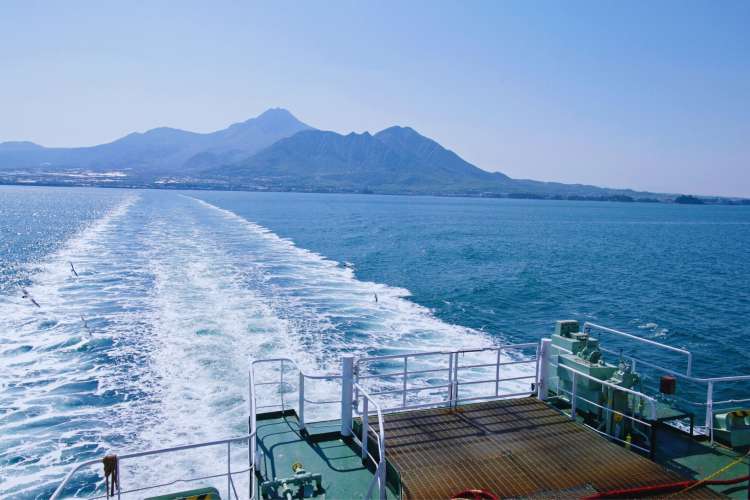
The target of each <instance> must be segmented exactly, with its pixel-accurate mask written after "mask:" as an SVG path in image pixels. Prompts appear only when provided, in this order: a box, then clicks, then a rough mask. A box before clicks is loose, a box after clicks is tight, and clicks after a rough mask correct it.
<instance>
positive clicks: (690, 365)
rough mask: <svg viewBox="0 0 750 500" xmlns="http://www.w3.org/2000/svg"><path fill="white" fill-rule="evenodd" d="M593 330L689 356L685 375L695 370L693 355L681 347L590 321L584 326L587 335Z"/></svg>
mask: <svg viewBox="0 0 750 500" xmlns="http://www.w3.org/2000/svg"><path fill="white" fill-rule="evenodd" d="M592 328H593V329H595V330H602V331H604V332H607V333H611V334H613V335H620V336H622V337H626V338H629V339H631V340H635V341H636V342H642V343H644V344H649V345H652V346H656V347H659V348H661V349H666V350H668V351H672V352H677V353H680V354H684V355H685V356H687V370H685V374H686V375H687V376H688V377H689V376H690V374H691V372H692V370H693V353H692V352H690V351H688V350H686V349H680V348H679V347H673V346H671V345H667V344H662V343H661V342H656V341H655V340H650V339H644V338H642V337H638V336H637V335H632V334H630V333H625V332H621V331H620V330H615V329H614V328H608V327H606V326H601V325H597V324H596V323H591V322H588V321H587V322H586V323H584V324H583V331H584V332H586V333H588V332H589V331H590V330H591V329H592Z"/></svg>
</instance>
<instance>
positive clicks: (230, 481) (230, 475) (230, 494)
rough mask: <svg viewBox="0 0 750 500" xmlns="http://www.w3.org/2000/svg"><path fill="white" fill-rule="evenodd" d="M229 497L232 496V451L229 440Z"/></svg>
mask: <svg viewBox="0 0 750 500" xmlns="http://www.w3.org/2000/svg"><path fill="white" fill-rule="evenodd" d="M227 498H229V499H231V498H232V451H231V445H230V443H229V442H227Z"/></svg>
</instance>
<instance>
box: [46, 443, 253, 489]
mask: <svg viewBox="0 0 750 500" xmlns="http://www.w3.org/2000/svg"><path fill="white" fill-rule="evenodd" d="M254 437H255V433H254V432H253V433H250V434H247V435H245V436H239V437H234V438H229V439H220V440H217V441H207V442H203V443H195V444H187V445H180V446H172V447H169V448H160V449H156V450H147V451H140V452H136V453H125V454H122V455H117V461H116V473H117V477H118V481H117V483H116V485H115V494H116V495H117V498H118V500H119V499H120V497H121V495H125V494H129V493H135V492H139V491H146V490H150V489H155V488H161V487H165V486H170V485H172V484H176V483H179V482H190V481H200V480H206V479H215V478H219V477H224V476H226V477H227V498H232V496H233V495H232V494H234V498H235V499H237V500H238V499H239V495H238V494H237V489H236V487H235V485H234V481H233V479H232V475H237V474H244V473H246V472H247V473H248V476H249V478H248V480H249V482H250V498H254V496H253V491H254V490H253V489H252V482H253V477H254V476H255V470H254V469H255V464H254V462H252V461H251V462H250V463H249V464H248V467H247V468H245V469H242V470H235V471H233V470H232V458H231V445H232V443H241V442H245V441H252V440H253V439H254ZM220 445H226V447H227V455H226V456H227V472H225V473H221V474H213V475H209V476H201V477H195V478H179V479H176V480H173V481H170V482H167V483H161V484H155V485H148V486H140V487H138V488H133V489H129V490H124V489H122V486H121V482H122V475H121V474H120V464H121V463H122V462H123V461H126V460H132V459H134V458H140V457H147V456H152V455H163V454H166V453H176V452H179V451H185V450H192V449H196V448H206V447H210V446H220ZM94 465H100V466H101V465H102V459H101V458H98V459H94V460H88V461H86V462H82V463H80V464H77V465H76V466H74V467H73V468H72V469H71V470H70V471H69V472H68V473H67V474H66V475H65V477H64V478H63V480H62V482H61V483H60V485H59V486H58V487H57V488H56V489H55V491H54V492H53V493H52V496H51V497H50V500H58V499H60V498H62V495H63V493H64V492H65V489H66V487H67V486H68V484H69V483H70V482H71V480H72V479H73V477H75V475H76V474H78V473H79V472H80V471H82V470H84V469H86V468H89V467H91V466H94ZM104 496H105V495H95V496H92V497H88V498H90V499H95V498H102V497H104Z"/></svg>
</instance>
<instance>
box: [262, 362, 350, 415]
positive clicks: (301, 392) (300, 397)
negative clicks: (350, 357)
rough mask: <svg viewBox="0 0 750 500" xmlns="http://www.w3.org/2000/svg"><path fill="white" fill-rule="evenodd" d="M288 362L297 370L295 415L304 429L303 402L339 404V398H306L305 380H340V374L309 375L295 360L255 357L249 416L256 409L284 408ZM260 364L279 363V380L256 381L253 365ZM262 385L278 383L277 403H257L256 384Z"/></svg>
mask: <svg viewBox="0 0 750 500" xmlns="http://www.w3.org/2000/svg"><path fill="white" fill-rule="evenodd" d="M287 363H288V364H289V365H290V366H291V367H293V369H294V370H295V371H296V372H297V377H298V378H297V408H296V411H297V417H298V419H299V427H300V429H304V428H305V425H306V420H305V404H319V405H325V404H340V403H341V399H331V400H311V399H308V398H307V397H306V395H305V381H306V380H340V379H342V378H343V377H342V375H335V374H324V375H310V374H307V373H305V372H304V371H302V368H300V366H299V365H298V364H297V362H296V361H294V360H293V359H291V358H269V359H256V360H253V361H252V362H251V363H250V399H249V402H250V416H251V418H253V419H254V418H255V414H256V412H257V411H258V410H269V409H272V408H280V409H281V410H285V409H286V402H285V400H284V394H285V393H286V392H285V390H284V388H285V385H284V384H285V381H284V374H285V373H286V370H285V366H286V364H287ZM261 364H278V365H279V380H278V381H275V380H274V381H269V380H265V381H260V382H259V381H257V380H256V379H255V377H256V374H255V367H256V366H257V365H261ZM263 385H278V386H279V391H278V394H279V402H278V403H270V404H261V405H259V404H258V401H257V392H256V389H255V388H256V387H257V386H263ZM252 425H253V429H255V422H254V421H253V422H252Z"/></svg>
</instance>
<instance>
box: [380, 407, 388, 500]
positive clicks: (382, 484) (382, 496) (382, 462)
mask: <svg viewBox="0 0 750 500" xmlns="http://www.w3.org/2000/svg"><path fill="white" fill-rule="evenodd" d="M378 423H380V422H378ZM383 432H385V431H383ZM378 441H379V442H380V457H379V460H378V465H379V466H380V500H386V499H385V490H386V487H387V486H386V482H385V479H386V472H387V466H386V461H385V436H383V435H378Z"/></svg>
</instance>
